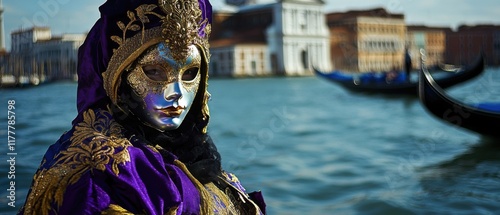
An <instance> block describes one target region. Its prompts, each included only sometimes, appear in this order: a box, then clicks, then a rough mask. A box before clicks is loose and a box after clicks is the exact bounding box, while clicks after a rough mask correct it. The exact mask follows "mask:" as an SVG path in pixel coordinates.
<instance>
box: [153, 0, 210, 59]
mask: <svg viewBox="0 0 500 215" xmlns="http://www.w3.org/2000/svg"><path fill="white" fill-rule="evenodd" d="M158 4H159V5H160V8H161V9H162V10H163V12H164V13H165V14H167V15H166V16H165V18H164V19H162V25H161V27H162V36H163V38H164V39H165V42H166V43H167V44H168V46H169V48H170V50H171V53H172V57H173V58H174V59H175V60H177V61H180V60H183V59H186V58H187V56H188V55H189V47H188V46H189V45H192V44H200V45H208V44H203V43H204V42H205V41H206V39H205V38H200V36H199V35H198V29H200V28H201V26H203V25H204V24H206V23H207V22H208V20H207V19H205V20H203V21H202V20H201V16H202V12H201V10H200V8H199V6H198V1H183V0H159V3H158Z"/></svg>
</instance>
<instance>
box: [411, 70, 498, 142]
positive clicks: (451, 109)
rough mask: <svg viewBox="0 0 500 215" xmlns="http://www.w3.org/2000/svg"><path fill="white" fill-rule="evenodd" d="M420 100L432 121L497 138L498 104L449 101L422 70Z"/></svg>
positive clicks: (451, 99) (448, 97) (436, 84)
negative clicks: (437, 120)
mask: <svg viewBox="0 0 500 215" xmlns="http://www.w3.org/2000/svg"><path fill="white" fill-rule="evenodd" d="M419 97H420V101H421V103H422V104H423V106H424V107H425V108H426V109H427V110H428V112H430V113H432V114H433V115H434V116H435V117H437V118H439V119H441V120H443V121H446V122H448V123H451V124H453V125H456V126H459V127H462V128H466V129H469V130H471V131H474V132H477V133H479V134H482V135H485V136H490V137H496V138H500V132H499V130H498V128H499V127H500V103H481V104H474V105H469V104H465V103H463V102H460V101H458V100H456V99H454V98H451V97H450V96H448V95H447V94H446V92H444V90H443V88H442V87H441V86H440V85H439V83H436V81H435V80H434V79H433V77H432V75H431V74H430V73H429V71H428V70H427V69H426V68H425V66H423V67H422V69H421V71H420V77H419Z"/></svg>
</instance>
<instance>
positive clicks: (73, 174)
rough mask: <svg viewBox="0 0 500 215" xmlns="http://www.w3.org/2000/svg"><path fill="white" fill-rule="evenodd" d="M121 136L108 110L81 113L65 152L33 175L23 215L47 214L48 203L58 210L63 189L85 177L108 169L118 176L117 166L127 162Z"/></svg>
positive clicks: (60, 153)
mask: <svg viewBox="0 0 500 215" xmlns="http://www.w3.org/2000/svg"><path fill="white" fill-rule="evenodd" d="M122 132H123V128H122V127H121V126H120V125H119V124H118V123H117V122H115V121H114V119H113V118H112V117H111V112H110V110H109V109H108V110H100V111H98V112H94V111H93V110H88V111H87V112H85V113H84V119H83V121H82V122H80V123H78V124H77V125H76V126H75V131H74V133H73V136H72V137H71V138H70V145H69V146H68V148H67V149H66V150H62V151H60V152H59V153H58V154H57V155H55V156H54V161H53V164H52V166H51V167H50V168H49V169H42V168H40V170H39V171H38V172H37V173H36V174H35V176H34V179H33V181H34V184H33V186H32V192H31V193H30V194H29V196H28V198H27V202H26V206H25V214H32V213H33V212H36V213H40V214H48V213H49V212H50V211H51V210H52V208H51V207H52V205H51V203H52V202H53V203H55V205H56V206H57V207H60V206H61V205H62V203H63V197H64V193H65V192H66V188H67V187H68V186H69V185H72V184H75V183H76V182H77V181H78V180H80V178H81V177H82V175H83V174H85V173H88V172H90V174H93V171H95V170H98V171H105V170H106V166H107V165H110V166H111V170H112V171H113V173H114V174H115V175H118V174H119V168H118V166H119V165H120V164H124V163H126V162H129V161H130V154H129V152H128V147H129V146H131V145H132V144H131V143H130V141H129V140H128V139H126V138H124V137H123V135H122Z"/></svg>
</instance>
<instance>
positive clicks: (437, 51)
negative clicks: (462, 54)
mask: <svg viewBox="0 0 500 215" xmlns="http://www.w3.org/2000/svg"><path fill="white" fill-rule="evenodd" d="M449 32H451V28H442V27H428V26H424V25H409V26H407V43H406V44H407V47H408V49H409V51H410V53H411V56H412V65H413V68H420V63H421V61H420V49H424V50H425V52H426V53H425V54H426V64H427V66H434V65H438V64H440V63H446V61H445V59H444V56H445V53H446V35H447V33H449Z"/></svg>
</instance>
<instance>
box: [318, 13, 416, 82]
mask: <svg viewBox="0 0 500 215" xmlns="http://www.w3.org/2000/svg"><path fill="white" fill-rule="evenodd" d="M326 19H327V23H328V27H329V30H330V43H331V44H330V49H331V51H330V52H331V62H332V63H333V67H334V68H335V69H340V70H346V71H351V72H369V71H389V70H394V69H398V70H399V69H401V68H402V66H403V56H404V51H405V41H406V31H407V30H406V24H405V19H404V15H403V14H391V13H388V12H387V11H386V10H385V9H383V8H375V9H371V10H353V11H347V12H340V13H329V14H327V15H326Z"/></svg>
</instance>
